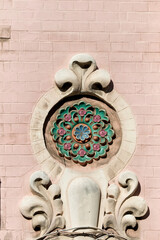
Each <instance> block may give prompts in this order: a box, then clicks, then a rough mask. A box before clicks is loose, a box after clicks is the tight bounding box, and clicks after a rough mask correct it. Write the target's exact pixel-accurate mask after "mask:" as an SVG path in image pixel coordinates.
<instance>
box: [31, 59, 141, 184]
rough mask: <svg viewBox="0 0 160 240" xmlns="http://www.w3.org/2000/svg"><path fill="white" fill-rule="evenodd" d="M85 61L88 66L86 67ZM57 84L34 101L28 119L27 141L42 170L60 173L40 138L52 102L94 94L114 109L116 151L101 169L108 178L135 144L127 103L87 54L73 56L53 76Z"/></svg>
mask: <svg viewBox="0 0 160 240" xmlns="http://www.w3.org/2000/svg"><path fill="white" fill-rule="evenodd" d="M87 64H88V67H87ZM55 81H56V84H57V87H54V88H52V89H51V90H49V91H48V92H47V93H46V94H45V95H44V96H43V97H42V98H41V99H40V100H39V102H38V103H37V105H36V107H35V110H34V112H33V115H32V120H31V130H30V132H31V143H32V147H33V151H34V154H35V156H36V158H37V161H38V163H39V164H40V165H41V167H42V170H44V171H46V172H47V173H48V174H51V173H53V172H55V175H56V176H57V173H60V172H62V171H63V170H64V165H63V164H59V162H58V161H56V160H55V159H54V157H53V156H51V154H50V153H49V152H48V150H47V147H46V143H45V138H44V122H45V121H46V118H47V116H48V114H49V112H50V111H51V110H52V109H53V107H54V106H55V105H58V103H59V102H60V101H61V100H62V98H63V99H65V98H67V97H69V96H70V98H72V96H73V95H74V94H76V95H85V94H86V93H87V94H88V96H96V97H97V99H99V100H100V101H102V100H103V102H105V104H106V105H109V106H111V108H113V109H115V112H116V114H117V115H118V118H119V121H120V126H121V132H122V136H121V144H120V146H119V150H118V151H117V153H116V154H115V155H114V156H113V157H112V158H111V159H110V161H109V162H107V164H106V165H105V164H104V165H103V166H101V170H102V171H103V172H104V174H105V175H107V177H108V179H111V178H113V177H115V176H116V175H117V173H118V172H120V171H121V170H122V169H123V168H124V167H125V165H126V164H127V163H128V161H129V160H130V158H131V157H132V155H133V153H134V150H135V146H136V124H135V121H134V117H133V115H132V112H131V109H130V107H129V105H128V104H127V103H126V102H125V100H124V99H123V97H122V96H120V94H118V93H117V91H116V90H114V89H113V86H112V85H113V83H112V81H111V79H110V76H109V74H108V72H107V71H105V70H101V69H100V70H98V68H97V65H96V62H95V60H94V59H93V58H92V57H91V56H89V55H87V54H78V55H76V56H74V57H73V58H72V59H71V61H70V64H69V69H62V70H60V71H59V72H57V73H56V75H55ZM65 88H66V89H65Z"/></svg>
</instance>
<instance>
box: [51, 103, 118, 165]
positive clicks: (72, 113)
mask: <svg viewBox="0 0 160 240" xmlns="http://www.w3.org/2000/svg"><path fill="white" fill-rule="evenodd" d="M50 130H51V135H52V137H53V140H54V142H55V144H56V148H57V150H58V154H59V155H60V156H61V157H64V159H69V160H72V161H73V162H76V163H80V164H81V165H86V164H87V163H91V162H92V161H93V159H95V160H99V159H100V158H101V157H105V156H106V155H107V151H108V150H109V144H112V141H113V136H114V130H113V128H112V125H111V123H110V119H109V116H108V115H107V113H106V111H105V110H103V109H99V107H94V106H92V105H91V104H90V103H86V102H84V101H81V102H79V103H76V104H74V105H72V106H68V107H66V108H61V109H60V110H59V114H58V115H57V116H56V120H55V121H54V122H53V127H52V129H50Z"/></svg>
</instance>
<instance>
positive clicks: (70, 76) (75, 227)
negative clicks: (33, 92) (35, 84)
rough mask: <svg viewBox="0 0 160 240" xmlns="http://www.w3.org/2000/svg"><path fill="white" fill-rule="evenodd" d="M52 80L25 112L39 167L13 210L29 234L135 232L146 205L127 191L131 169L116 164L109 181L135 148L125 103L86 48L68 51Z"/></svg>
mask: <svg viewBox="0 0 160 240" xmlns="http://www.w3.org/2000/svg"><path fill="white" fill-rule="evenodd" d="M55 83H56V85H55V86H54V87H53V88H52V89H51V90H50V91H49V92H47V93H46V94H45V95H44V96H43V97H42V98H41V99H40V100H39V102H38V103H37V106H36V108H35V110H34V112H33V115H32V120H31V143H32V147H33V151H34V154H35V156H36V158H37V161H38V163H39V164H40V165H41V169H42V171H38V172H35V173H33V175H32V176H31V179H30V187H31V191H32V193H33V195H30V196H26V197H25V198H24V199H23V200H22V202H21V205H20V210H21V213H22V215H23V216H24V217H25V218H26V219H28V220H31V221H32V226H33V230H34V231H35V233H36V234H35V235H34V237H33V239H37V240H38V239H39V240H40V239H41V240H42V239H45V240H47V239H67V238H70V239H72V238H76V239H83V238H86V239H109V238H110V239H127V240H131V239H139V238H138V235H136V232H137V229H138V224H139V220H140V218H141V217H143V216H144V215H145V214H146V213H147V209H148V208H147V205H146V203H145V201H144V200H143V199H142V198H141V197H139V196H136V194H135V193H136V191H137V188H138V180H137V178H136V176H135V174H134V173H132V172H129V171H127V172H123V173H121V174H120V175H119V177H118V183H112V184H110V183H109V181H110V180H111V179H113V178H115V177H116V176H117V175H118V174H119V172H120V171H121V170H122V169H123V168H124V167H125V166H126V164H127V163H128V161H129V160H130V158H131V157H132V155H133V153H134V150H135V146H136V131H135V121H134V118H133V115H132V113H131V110H130V107H129V106H128V105H127V103H126V102H125V101H124V100H123V98H122V97H121V96H120V95H119V94H118V93H117V92H116V91H115V90H114V86H113V82H112V81H111V80H110V76H109V74H108V72H107V71H105V70H102V69H98V67H97V64H96V62H95V60H94V59H93V58H92V57H91V56H89V55H87V54H78V55H76V56H74V57H73V58H72V59H71V61H70V63H69V69H62V70H60V71H58V72H57V73H56V75H55ZM114 181H115V182H116V178H115V180H114Z"/></svg>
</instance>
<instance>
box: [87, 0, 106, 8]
mask: <svg viewBox="0 0 160 240" xmlns="http://www.w3.org/2000/svg"><path fill="white" fill-rule="evenodd" d="M103 9H104V1H101V0H99V1H89V10H94V11H95V10H96V11H98V10H103Z"/></svg>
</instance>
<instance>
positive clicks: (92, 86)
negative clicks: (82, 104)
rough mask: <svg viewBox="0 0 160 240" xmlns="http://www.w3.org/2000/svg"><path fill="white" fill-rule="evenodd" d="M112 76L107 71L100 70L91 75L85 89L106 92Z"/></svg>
mask: <svg viewBox="0 0 160 240" xmlns="http://www.w3.org/2000/svg"><path fill="white" fill-rule="evenodd" d="M110 81H111V79H110V75H109V73H108V72H107V71H106V70H103V69H100V70H96V71H94V72H93V73H91V74H90V75H89V76H88V78H87V79H86V82H85V89H86V90H88V91H94V90H102V91H105V90H106V88H107V87H108V85H109V84H110Z"/></svg>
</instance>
